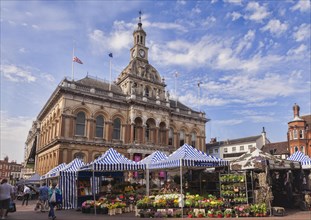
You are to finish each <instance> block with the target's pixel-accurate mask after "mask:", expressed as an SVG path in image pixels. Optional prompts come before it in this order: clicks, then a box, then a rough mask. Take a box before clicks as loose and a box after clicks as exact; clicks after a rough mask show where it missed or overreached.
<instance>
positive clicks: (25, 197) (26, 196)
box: [22, 185, 30, 205]
mask: <svg viewBox="0 0 311 220" xmlns="http://www.w3.org/2000/svg"><path fill="white" fill-rule="evenodd" d="M29 196H30V188H29V187H28V186H26V185H25V186H24V195H23V203H22V205H24V203H25V202H26V205H28V200H29Z"/></svg>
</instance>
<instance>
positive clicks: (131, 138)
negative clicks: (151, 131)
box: [130, 123, 137, 144]
mask: <svg viewBox="0 0 311 220" xmlns="http://www.w3.org/2000/svg"><path fill="white" fill-rule="evenodd" d="M134 125H135V124H134V123H131V127H130V135H131V136H130V143H131V144H132V143H134V129H135V127H134ZM136 132H137V131H136ZM136 135H137V134H136Z"/></svg>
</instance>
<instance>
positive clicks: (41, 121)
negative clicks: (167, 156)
mask: <svg viewBox="0 0 311 220" xmlns="http://www.w3.org/2000/svg"><path fill="white" fill-rule="evenodd" d="M133 39H134V45H133V47H132V48H131V49H130V57H131V58H130V62H129V64H128V66H127V67H125V68H124V70H123V71H122V72H121V73H120V74H119V76H118V78H117V80H116V82H114V83H109V82H105V81H102V80H98V79H95V78H93V77H90V76H87V77H85V78H83V79H80V80H77V81H73V80H68V79H64V80H62V81H61V82H60V84H59V85H58V87H57V88H56V90H55V91H54V92H53V94H52V95H51V97H50V98H49V100H48V101H47V103H46V104H45V106H44V107H43V109H42V110H41V112H40V113H39V115H38V117H37V121H36V123H38V125H39V134H38V138H37V142H36V154H35V155H36V157H35V163H36V165H35V171H36V172H37V173H38V174H40V175H43V174H45V173H46V172H48V171H49V170H50V169H52V168H53V167H55V166H57V165H58V164H60V163H62V162H66V163H68V162H70V161H72V160H73V159H74V158H76V157H79V158H82V159H83V160H84V162H91V161H93V160H94V159H95V158H96V157H98V156H99V155H101V154H102V153H104V152H105V151H106V150H107V149H109V148H110V147H113V148H115V149H116V150H118V151H119V152H120V153H122V154H124V155H125V156H127V157H128V158H130V159H132V160H136V161H138V160H141V159H143V158H144V157H146V156H148V155H149V154H151V153H152V152H153V151H155V150H161V151H163V152H166V153H171V152H172V151H174V150H175V149H177V148H178V147H180V146H181V145H182V144H184V143H188V144H190V145H192V146H194V147H196V148H198V149H200V150H202V151H205V138H206V137H205V124H206V123H207V122H208V119H207V118H206V116H205V113H202V112H197V111H194V110H193V109H191V108H189V107H187V106H185V105H183V104H182V103H180V102H176V101H174V100H171V99H170V97H169V93H168V91H166V89H165V87H166V84H165V81H164V79H162V78H161V76H160V74H159V73H158V71H157V70H156V69H155V68H154V67H153V66H152V65H150V64H149V61H148V48H147V47H146V45H145V42H146V33H145V31H144V30H143V28H142V23H141V21H139V23H138V27H137V29H136V30H135V31H134V32H133Z"/></svg>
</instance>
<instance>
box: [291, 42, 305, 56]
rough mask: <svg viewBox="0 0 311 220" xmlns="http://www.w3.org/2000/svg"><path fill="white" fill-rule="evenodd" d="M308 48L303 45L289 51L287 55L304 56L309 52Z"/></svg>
mask: <svg viewBox="0 0 311 220" xmlns="http://www.w3.org/2000/svg"><path fill="white" fill-rule="evenodd" d="M307 49H308V47H307V46H306V45H305V44H301V45H300V46H299V47H297V48H292V49H290V50H289V51H287V55H290V56H292V55H297V56H299V55H304V54H305V53H306V52H307Z"/></svg>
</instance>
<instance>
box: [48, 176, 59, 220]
mask: <svg viewBox="0 0 311 220" xmlns="http://www.w3.org/2000/svg"><path fill="white" fill-rule="evenodd" d="M56 186H57V183H56V182H53V183H52V186H51V188H50V189H49V206H50V211H49V215H48V217H49V218H52V220H54V219H56V216H55V213H54V208H55V206H56V205H57V200H58V198H59V197H61V195H62V193H61V191H60V189H58V188H57V187H56Z"/></svg>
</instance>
